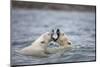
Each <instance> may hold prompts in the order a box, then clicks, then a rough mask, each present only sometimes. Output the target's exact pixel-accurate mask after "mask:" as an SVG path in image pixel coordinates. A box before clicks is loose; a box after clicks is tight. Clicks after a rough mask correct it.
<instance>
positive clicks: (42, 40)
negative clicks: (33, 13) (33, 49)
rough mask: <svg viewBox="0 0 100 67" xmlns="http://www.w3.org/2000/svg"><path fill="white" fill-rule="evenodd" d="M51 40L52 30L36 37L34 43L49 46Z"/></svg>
mask: <svg viewBox="0 0 100 67" xmlns="http://www.w3.org/2000/svg"><path fill="white" fill-rule="evenodd" d="M51 40H52V39H51V32H45V33H43V34H42V35H41V36H39V38H38V39H36V41H34V42H33V44H37V45H41V46H47V45H48V43H49V42H50V41H51Z"/></svg>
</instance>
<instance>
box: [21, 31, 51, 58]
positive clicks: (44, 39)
mask: <svg viewBox="0 0 100 67" xmlns="http://www.w3.org/2000/svg"><path fill="white" fill-rule="evenodd" d="M50 41H51V33H50V32H46V33H44V34H42V35H41V36H40V37H39V38H38V39H37V40H36V41H34V42H33V43H32V44H31V45H30V46H28V47H25V48H23V49H22V50H21V51H20V53H22V54H25V55H32V56H46V57H47V56H48V54H46V49H47V46H48V43H49V42H50Z"/></svg>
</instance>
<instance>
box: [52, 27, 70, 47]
mask: <svg viewBox="0 0 100 67" xmlns="http://www.w3.org/2000/svg"><path fill="white" fill-rule="evenodd" d="M56 34H57V38H54V37H52V38H53V40H54V41H56V42H57V43H59V45H60V46H63V47H69V46H71V41H70V40H69V38H68V36H67V35H66V34H65V33H64V32H61V31H60V30H59V29H57V30H56Z"/></svg>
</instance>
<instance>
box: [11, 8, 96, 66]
mask: <svg viewBox="0 0 100 67" xmlns="http://www.w3.org/2000/svg"><path fill="white" fill-rule="evenodd" d="M11 14H12V15H11V16H12V18H11V21H12V22H11V26H12V28H11V34H12V35H11V40H12V42H11V46H12V48H11V50H12V51H11V56H12V57H11V61H12V64H13V65H27V64H28V65H29V64H45V63H62V62H78V61H93V60H95V50H96V49H95V12H90V11H87V12H81V11H53V10H36V9H12V12H11ZM55 27H56V28H59V29H61V30H63V31H64V32H65V33H66V35H68V36H69V38H70V40H71V41H72V43H73V44H72V45H73V47H75V48H73V49H72V50H71V51H69V52H65V53H64V55H63V56H59V55H52V56H51V57H48V58H33V57H31V56H24V55H21V54H19V53H18V51H19V50H20V49H22V48H24V47H26V46H28V45H30V44H31V43H32V41H34V40H35V39H36V38H38V37H39V36H40V35H41V34H43V33H44V32H47V31H50V30H51V29H52V28H55Z"/></svg>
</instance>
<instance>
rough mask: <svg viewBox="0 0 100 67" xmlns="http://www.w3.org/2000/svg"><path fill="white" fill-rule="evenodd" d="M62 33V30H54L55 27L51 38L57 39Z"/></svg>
mask: <svg viewBox="0 0 100 67" xmlns="http://www.w3.org/2000/svg"><path fill="white" fill-rule="evenodd" d="M59 35H60V30H59V29H57V30H56V32H55V31H54V29H53V30H52V35H51V39H52V40H53V41H57V40H58V38H59Z"/></svg>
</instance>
